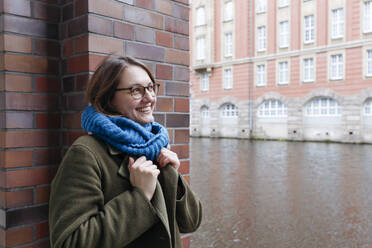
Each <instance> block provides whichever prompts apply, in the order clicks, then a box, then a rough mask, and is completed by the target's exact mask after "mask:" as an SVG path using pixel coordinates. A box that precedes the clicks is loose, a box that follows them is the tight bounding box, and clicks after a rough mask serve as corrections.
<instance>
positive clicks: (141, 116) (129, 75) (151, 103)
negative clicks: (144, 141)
mask: <svg viewBox="0 0 372 248" xmlns="http://www.w3.org/2000/svg"><path fill="white" fill-rule="evenodd" d="M149 84H152V81H151V78H150V77H149V75H148V74H147V72H146V71H145V70H144V69H142V68H141V67H139V66H135V65H131V66H128V67H127V68H126V69H124V71H123V75H122V77H121V81H120V83H119V85H118V86H117V88H130V87H133V86H136V85H141V86H145V87H146V86H148V85H149ZM155 103H156V95H154V94H153V93H150V92H149V91H148V90H145V95H144V96H143V97H142V98H140V99H134V98H133V97H132V96H131V93H130V91H129V90H124V91H116V92H115V95H114V98H113V99H112V105H113V106H114V108H115V110H116V111H117V112H119V113H120V114H122V115H123V116H124V117H126V118H128V119H131V120H132V121H135V122H138V123H140V124H146V123H150V122H152V121H153V118H154V117H153V116H152V112H153V110H154V107H155Z"/></svg>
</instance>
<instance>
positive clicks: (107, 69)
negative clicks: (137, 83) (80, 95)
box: [86, 55, 155, 115]
mask: <svg viewBox="0 0 372 248" xmlns="http://www.w3.org/2000/svg"><path fill="white" fill-rule="evenodd" d="M131 65H134V66H139V67H141V68H142V69H144V70H145V71H146V72H147V74H148V75H149V77H150V79H151V81H152V82H153V83H155V80H154V76H153V75H152V73H151V72H150V70H149V69H148V68H147V67H146V66H145V65H144V64H143V63H142V62H140V61H138V60H136V59H135V58H132V57H128V56H125V57H123V56H116V55H110V56H108V57H107V58H106V59H105V60H104V61H103V62H102V63H101V64H100V65H99V66H98V68H97V70H96V71H95V72H94V74H93V76H92V78H91V79H90V80H89V84H88V87H87V91H86V94H87V98H88V101H89V102H90V103H91V104H92V105H93V106H94V107H95V108H96V110H97V111H98V112H101V113H103V114H107V115H117V114H118V113H117V112H116V111H115V109H114V107H113V106H112V104H111V101H112V98H113V97H114V94H115V89H116V88H117V86H118V84H119V83H120V80H121V75H122V73H123V72H124V70H125V68H127V67H128V66H131Z"/></svg>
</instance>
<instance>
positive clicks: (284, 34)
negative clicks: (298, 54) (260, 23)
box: [279, 20, 289, 48]
mask: <svg viewBox="0 0 372 248" xmlns="http://www.w3.org/2000/svg"><path fill="white" fill-rule="evenodd" d="M284 23H286V26H285V27H287V28H286V30H284V32H283V30H282V24H284ZM283 37H284V40H285V43H284V42H283ZM288 47H289V21H288V20H286V21H281V22H279V48H288Z"/></svg>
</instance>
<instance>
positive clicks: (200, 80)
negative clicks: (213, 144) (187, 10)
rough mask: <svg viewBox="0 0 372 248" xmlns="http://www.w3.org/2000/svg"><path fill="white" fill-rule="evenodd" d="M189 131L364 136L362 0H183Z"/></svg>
mask: <svg viewBox="0 0 372 248" xmlns="http://www.w3.org/2000/svg"><path fill="white" fill-rule="evenodd" d="M191 10H192V12H191V26H190V42H191V43H190V44H191V47H192V49H191V51H192V53H191V56H192V57H191V72H190V80H191V84H192V87H191V96H192V101H191V125H190V134H191V135H192V136H207V137H237V138H264V139H289V140H332V141H341V142H368V143H370V142H372V0H332V1H327V0H270V1H268V0H193V2H192V5H191Z"/></svg>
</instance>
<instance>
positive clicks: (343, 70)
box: [328, 51, 345, 81]
mask: <svg viewBox="0 0 372 248" xmlns="http://www.w3.org/2000/svg"><path fill="white" fill-rule="evenodd" d="M337 55H341V56H342V71H341V73H342V75H341V76H337V77H333V75H332V56H337ZM328 75H329V77H328V78H329V80H330V81H340V80H343V79H344V78H345V52H344V51H338V52H336V51H335V52H332V53H330V54H329V56H328Z"/></svg>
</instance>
